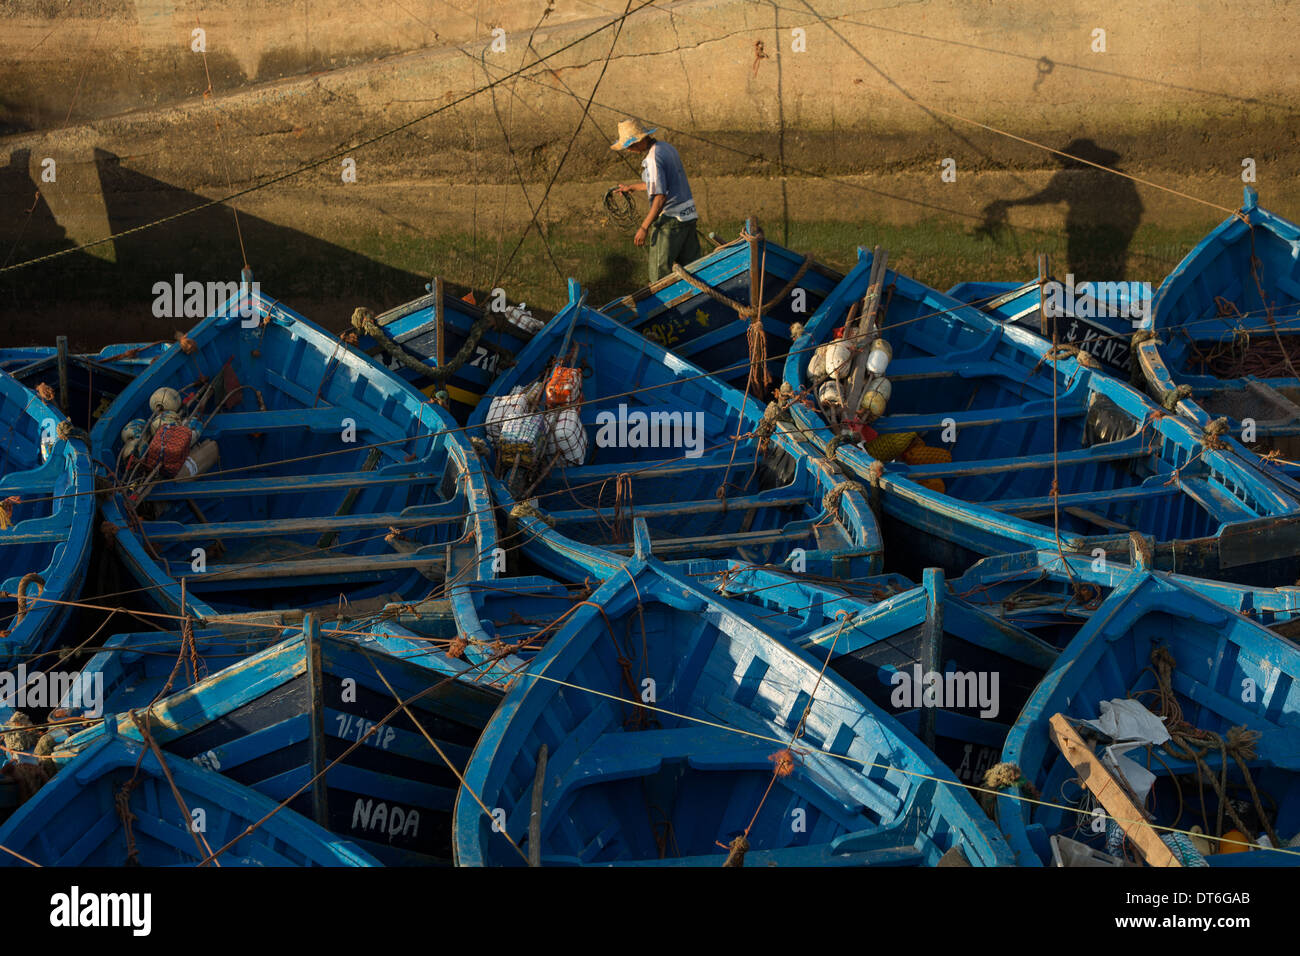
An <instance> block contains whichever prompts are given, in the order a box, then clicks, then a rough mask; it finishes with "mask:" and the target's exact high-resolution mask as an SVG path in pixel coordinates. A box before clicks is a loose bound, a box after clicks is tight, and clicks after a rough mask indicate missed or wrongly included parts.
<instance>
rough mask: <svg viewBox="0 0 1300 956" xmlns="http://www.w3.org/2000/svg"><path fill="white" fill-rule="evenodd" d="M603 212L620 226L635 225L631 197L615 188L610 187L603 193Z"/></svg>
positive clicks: (634, 208) (634, 213)
mask: <svg viewBox="0 0 1300 956" xmlns="http://www.w3.org/2000/svg"><path fill="white" fill-rule="evenodd" d="M605 212H607V213H609V218H610V219H612V220H614V222H616V223H618V224H619V225H620V226H632V225H635V224H636V206H635V204H634V203H633V202H632V197H631V196H629V195H628V194H627V193H625V192H622V191H620V190H619V188H618V187H617V186H612V187H610V189H609V190H608V191H607V192H606V193H605Z"/></svg>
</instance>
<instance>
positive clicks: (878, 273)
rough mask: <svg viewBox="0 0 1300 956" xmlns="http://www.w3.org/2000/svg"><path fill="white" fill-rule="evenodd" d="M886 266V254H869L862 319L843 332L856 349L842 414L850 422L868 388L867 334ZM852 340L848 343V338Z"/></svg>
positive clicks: (873, 321) (873, 323)
mask: <svg viewBox="0 0 1300 956" xmlns="http://www.w3.org/2000/svg"><path fill="white" fill-rule="evenodd" d="M888 263H889V253H888V252H887V251H886V250H884V249H881V248H880V246H876V247H875V249H873V250H872V253H871V276H870V280H871V281H870V283H869V284H868V286H867V294H866V297H865V298H864V299H863V300H862V317H861V318H860V319H858V327H857V330H856V332H855V331H853V330H850V329H849V328H848V327H845V329H844V338H845V341H846V342H847V341H851V342H852V347H853V348H855V349H857V356H856V358H855V359H854V363H853V374H852V377H851V380H850V382H849V394H848V396H847V399H846V401H845V403H844V413H845V414H846V415H848V416H850V417H852V418H856V417H857V414H858V403H859V402H860V401H862V393H863V392H864V391H866V388H867V356H868V355H870V354H871V336H870V333H871V332H872V331H873V330H874V329H875V327H876V316H877V315H878V314H879V312H880V300H881V295H882V293H883V291H884V285H885V271H886V269H887V267H888ZM851 334H852V335H854V336H855V338H853V339H852V340H850V338H849V337H850V335H851Z"/></svg>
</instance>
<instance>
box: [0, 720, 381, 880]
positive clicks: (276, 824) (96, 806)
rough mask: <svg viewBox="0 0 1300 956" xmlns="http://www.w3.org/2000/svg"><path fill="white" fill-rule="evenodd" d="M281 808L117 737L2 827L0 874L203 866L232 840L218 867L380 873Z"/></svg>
mask: <svg viewBox="0 0 1300 956" xmlns="http://www.w3.org/2000/svg"><path fill="white" fill-rule="evenodd" d="M164 765H165V766H166V772H164V769H163V768H164ZM173 783H174V784H175V787H176V790H177V791H178V792H179V794H180V801H179V802H178V800H177V797H176V795H175V794H173V792H172V786H171V785H172V784H173ZM182 804H183V807H182ZM275 809H276V802H275V801H274V800H271V799H268V798H267V797H264V796H263V795H262V794H260V793H257V792H256V791H254V790H251V789H249V788H248V787H245V786H242V785H240V784H238V783H236V782H235V781H233V780H231V779H229V778H227V777H224V776H222V775H221V774H218V773H214V772H213V771H211V770H205V769H203V768H202V767H199V766H196V765H195V764H193V763H191V762H190V761H188V760H181V759H179V758H176V757H169V756H166V755H163V758H162V761H161V762H160V761H159V759H158V756H157V755H156V754H154V753H153V752H151V751H150V750H149V748H147V747H146V746H145V745H144V744H142V743H140V742H139V741H133V740H126V739H123V738H122V737H119V736H116V735H113V734H109V735H105V736H102V737H101V738H100V739H98V740H96V741H95V743H94V744H93V745H91V746H89V747H87V748H86V749H85V750H84V751H82V752H81V753H80V754H78V755H77V756H76V758H75V759H72V760H68V761H67V762H66V763H65V764H64V765H63V766H62V767H61V768H60V769H59V772H58V773H57V774H56V775H55V776H54V778H53V779H52V780H50V781H49V782H47V783H46V784H45V785H44V786H43V787H41V789H40V790H39V791H37V793H36V795H35V796H33V797H32V798H31V799H30V800H28V801H27V802H26V803H24V804H23V805H22V807H20V808H19V809H18V811H17V812H16V813H15V814H14V815H13V816H12V817H10V818H9V820H8V821H7V822H6V823H5V824H4V826H2V827H0V846H3V847H4V848H5V849H6V850H9V851H10V852H8V853H0V866H16V867H24V866H30V865H31V864H32V863H35V864H37V865H40V866H100V867H104V866H130V865H138V866H198V865H204V862H205V861H206V860H208V859H209V857H210V856H211V855H212V853H214V852H216V851H221V850H223V848H224V847H225V846H226V844H228V843H231V842H232V841H234V842H233V845H232V846H230V848H229V849H225V850H224V852H221V853H220V855H219V856H217V857H216V859H215V861H214V862H215V863H216V864H217V865H220V866H378V865H379V864H378V861H376V860H375V859H374V858H373V857H372V856H370V855H369V854H368V853H366V852H365V851H363V850H361V849H360V848H359V847H357V846H356V845H354V844H352V843H349V842H347V841H345V840H341V839H339V838H338V837H336V836H334V835H332V834H330V833H328V832H327V831H326V830H324V829H323V828H321V827H319V826H317V825H316V824H315V823H313V822H312V821H311V820H309V819H306V818H304V817H301V816H299V815H298V814H297V813H294V812H293V811H291V810H281V811H280V812H278V813H275V814H274V815H272V812H273V811H274V810H275ZM263 818H266V819H265V820H263ZM199 821H202V824H203V827H202V830H201V831H200V830H199V829H198V826H197V824H198V822H199ZM255 824H260V825H257V826H256V829H254V830H253V832H251V833H248V834H245V833H244V831H245V830H247V829H248V828H250V827H253V826H254V825H255ZM28 861H30V863H29V862H28ZM206 865H209V866H211V865H213V864H212V863H207V864H206Z"/></svg>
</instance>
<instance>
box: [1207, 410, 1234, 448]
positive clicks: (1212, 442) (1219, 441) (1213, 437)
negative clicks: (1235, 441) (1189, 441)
mask: <svg viewBox="0 0 1300 956" xmlns="http://www.w3.org/2000/svg"><path fill="white" fill-rule="evenodd" d="M1227 433H1228V420H1227V419H1226V418H1216V419H1215V420H1214V421H1212V422H1210V423H1209V424H1208V425H1206V426H1205V430H1204V432H1203V433H1202V434H1201V444H1202V445H1204V446H1205V447H1206V448H1215V449H1223V448H1227V447H1228V445H1227V443H1226V442H1225V441H1224V440H1223V436H1224V435H1226V434H1227Z"/></svg>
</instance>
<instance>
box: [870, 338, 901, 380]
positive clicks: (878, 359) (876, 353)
mask: <svg viewBox="0 0 1300 956" xmlns="http://www.w3.org/2000/svg"><path fill="white" fill-rule="evenodd" d="M893 357H894V350H893V349H892V348H890V345H889V343H888V342H886V341H885V340H884V339H876V341H874V342H872V343H871V352H870V353H869V354H868V355H867V371H869V372H870V373H871V374H872V375H884V374H885V369H887V368H889V360H890V359H891V358H893Z"/></svg>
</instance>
